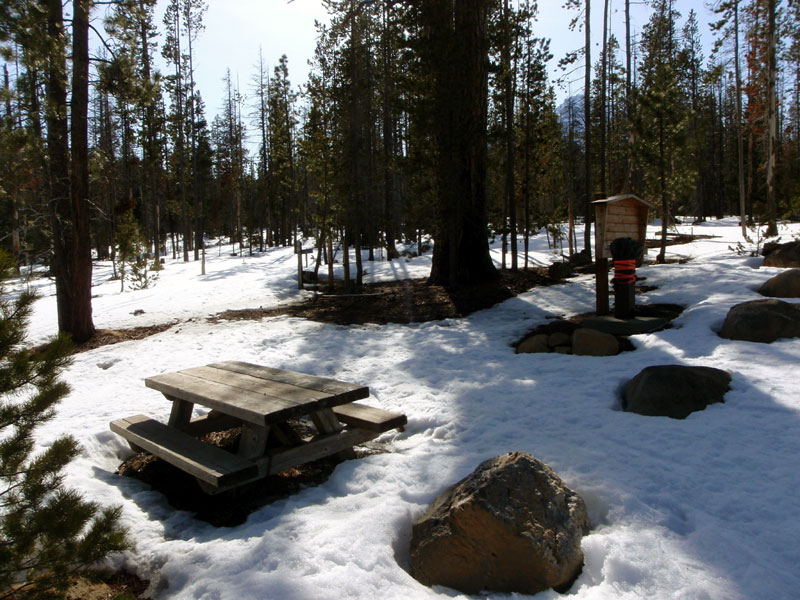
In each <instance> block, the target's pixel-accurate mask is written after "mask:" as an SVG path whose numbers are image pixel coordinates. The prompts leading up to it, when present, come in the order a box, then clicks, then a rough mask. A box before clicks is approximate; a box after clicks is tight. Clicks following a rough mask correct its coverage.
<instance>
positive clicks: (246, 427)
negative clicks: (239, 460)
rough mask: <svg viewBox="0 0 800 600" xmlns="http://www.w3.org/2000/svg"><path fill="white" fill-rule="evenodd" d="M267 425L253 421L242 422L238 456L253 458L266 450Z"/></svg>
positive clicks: (262, 454) (258, 456)
mask: <svg viewBox="0 0 800 600" xmlns="http://www.w3.org/2000/svg"><path fill="white" fill-rule="evenodd" d="M267 438H269V426H268V425H267V426H259V425H254V424H253V423H244V424H242V437H241V438H240V440H239V452H238V454H239V456H241V457H244V458H248V459H251V460H254V459H256V458H261V457H262V456H264V453H265V452H266V450H267Z"/></svg>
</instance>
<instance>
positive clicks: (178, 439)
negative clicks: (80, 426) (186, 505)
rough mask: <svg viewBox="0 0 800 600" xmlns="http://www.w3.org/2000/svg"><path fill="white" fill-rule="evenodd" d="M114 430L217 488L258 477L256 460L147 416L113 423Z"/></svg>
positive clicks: (137, 416)
mask: <svg viewBox="0 0 800 600" xmlns="http://www.w3.org/2000/svg"><path fill="white" fill-rule="evenodd" d="M111 431H113V432H114V433H117V434H119V435H121V436H122V437H124V438H125V439H126V440H128V441H129V442H132V443H134V444H136V445H137V446H139V447H141V448H143V449H145V450H146V451H147V452H150V453H151V454H154V455H156V456H158V457H159V458H161V459H163V460H165V461H166V462H168V463H169V464H171V465H173V466H175V467H178V468H179V469H181V470H182V471H185V472H187V473H188V474H189V475H192V476H193V477H197V478H198V479H200V480H201V481H204V482H206V483H208V484H210V485H212V486H215V487H223V486H230V485H235V484H237V483H243V482H245V481H249V480H252V479H256V478H257V477H258V467H257V465H256V464H255V463H254V462H253V461H250V460H245V459H243V458H241V457H239V456H236V455H235V454H231V453H230V452H226V451H225V450H222V449H221V448H217V447H216V446H212V445H211V444H206V443H205V442H201V441H200V440H198V439H196V438H193V437H192V436H190V435H188V434H186V433H184V432H182V431H179V430H177V429H172V428H171V427H168V426H166V425H164V424H163V423H159V422H158V421H156V420H154V419H151V418H149V417H147V416H146V415H135V416H132V417H127V418H125V419H119V420H117V421H112V422H111Z"/></svg>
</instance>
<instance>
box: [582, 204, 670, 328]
mask: <svg viewBox="0 0 800 600" xmlns="http://www.w3.org/2000/svg"><path fill="white" fill-rule="evenodd" d="M592 204H594V210H595V212H594V214H595V230H594V244H595V256H596V259H597V262H596V264H597V291H596V299H597V314H598V315H606V314H608V259H609V257H610V256H611V251H610V250H609V244H611V242H613V241H614V240H615V239H617V238H621V237H629V238H631V239H633V240H635V241H637V242H639V243H640V244H642V247H643V248H644V252H645V254H646V253H647V247H646V246H645V235H646V232H647V215H648V212H649V210H650V209H651V208H652V209H655V208H656V207H655V206H653V205H652V204H650V203H649V202H646V201H644V200H642V199H641V198H639V197H638V196H634V195H633V194H620V195H618V196H611V197H610V198H605V199H603V200H595V201H594V202H592Z"/></svg>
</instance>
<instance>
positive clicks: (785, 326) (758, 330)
mask: <svg viewBox="0 0 800 600" xmlns="http://www.w3.org/2000/svg"><path fill="white" fill-rule="evenodd" d="M719 335H720V336H721V337H724V338H727V339H729V340H743V341H746V342H762V343H765V344H769V343H771V342H774V341H775V340H777V339H779V338H796V337H800V305H798V304H791V303H789V302H784V301H783V300H751V301H750V302H743V303H742V304H737V305H736V306H734V307H733V308H731V309H730V310H729V311H728V315H727V316H726V317H725V322H724V323H723V325H722V331H720V334H719Z"/></svg>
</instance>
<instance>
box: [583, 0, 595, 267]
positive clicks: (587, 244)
mask: <svg viewBox="0 0 800 600" xmlns="http://www.w3.org/2000/svg"><path fill="white" fill-rule="evenodd" d="M585 17H586V20H585V22H584V25H583V27H584V29H585V34H586V38H585V50H586V56H585V59H586V67H585V69H586V71H585V73H584V83H583V131H584V133H583V136H584V149H583V150H584V152H585V157H584V190H583V192H584V215H585V217H584V231H583V246H584V249H585V250H586V253H587V255H588V258H590V259H591V257H592V200H594V198H593V197H592V120H591V117H592V113H591V104H590V102H589V97H590V95H591V85H592V35H591V0H586V13H585Z"/></svg>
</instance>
